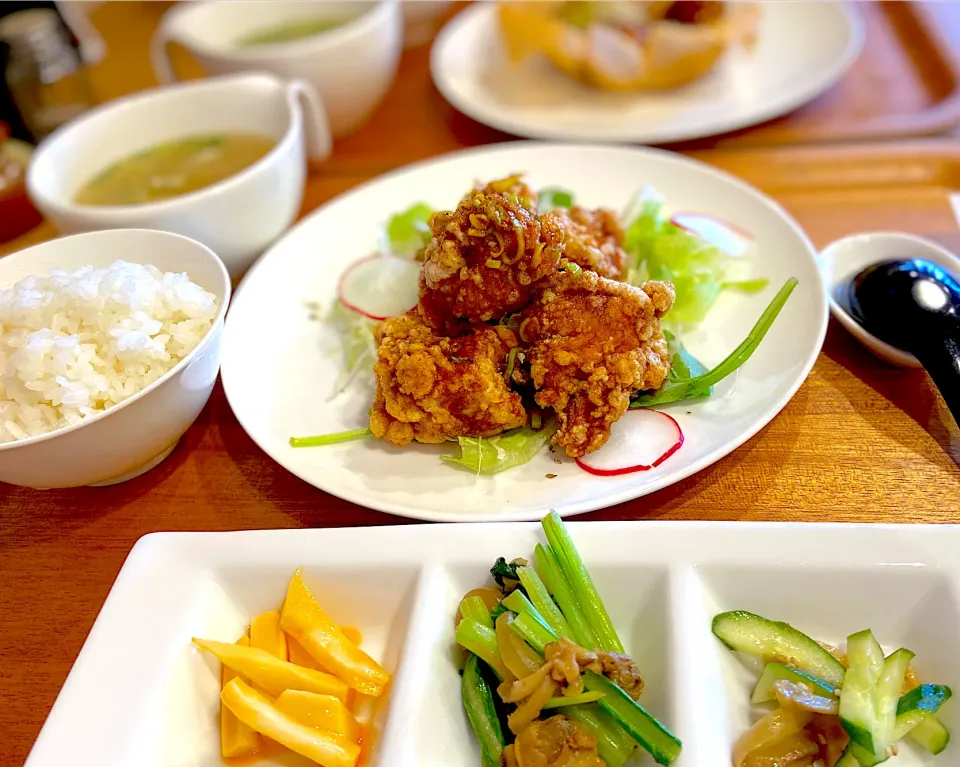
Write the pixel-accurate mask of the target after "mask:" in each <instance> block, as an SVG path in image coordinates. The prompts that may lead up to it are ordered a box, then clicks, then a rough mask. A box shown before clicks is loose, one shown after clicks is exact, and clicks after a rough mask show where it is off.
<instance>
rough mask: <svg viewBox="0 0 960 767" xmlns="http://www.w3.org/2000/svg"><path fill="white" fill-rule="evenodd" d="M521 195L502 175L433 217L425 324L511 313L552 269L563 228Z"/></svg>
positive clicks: (422, 307)
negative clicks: (539, 211) (539, 214)
mask: <svg viewBox="0 0 960 767" xmlns="http://www.w3.org/2000/svg"><path fill="white" fill-rule="evenodd" d="M517 192H519V193H520V194H519V196H518V194H517ZM527 194H530V195H532V192H530V190H529V189H528V188H527V187H525V186H524V185H523V184H521V183H520V181H519V179H518V178H516V177H513V178H508V179H504V180H502V181H498V182H493V183H491V184H488V185H487V186H486V187H485V188H484V189H482V190H479V191H478V190H474V191H473V192H471V193H470V194H468V195H467V196H466V197H464V198H463V200H461V201H460V204H459V205H458V206H457V209H456V210H454V211H441V212H438V213H436V214H435V215H434V217H433V220H432V222H431V227H432V230H433V238H432V239H431V241H430V244H429V245H427V249H426V252H425V256H424V264H423V269H422V270H421V272H420V303H419V306H418V309H419V312H420V315H421V316H422V317H423V318H424V320H425V321H426V323H427V324H428V325H429V326H430V327H432V328H436V329H440V330H444V331H449V329H450V328H451V325H452V324H455V322H456V320H457V319H466V320H469V321H471V322H485V321H487V320H491V319H494V320H496V319H500V318H502V317H503V316H505V315H506V314H509V313H510V312H515V311H518V310H519V309H522V308H523V307H524V306H526V305H527V304H528V303H529V302H530V297H531V295H532V291H533V286H534V284H535V283H536V282H538V281H539V280H541V279H543V278H544V277H546V276H547V275H549V274H552V273H553V272H554V271H555V270H556V268H557V265H558V263H559V261H560V255H561V252H562V243H563V232H562V231H561V230H560V226H559V222H558V220H557V219H556V217H554V216H551V215H547V216H541V217H539V218H538V217H537V215H536V209H535V205H536V202H535V200H536V197H535V196H530V197H527Z"/></svg>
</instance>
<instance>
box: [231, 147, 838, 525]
mask: <svg viewBox="0 0 960 767" xmlns="http://www.w3.org/2000/svg"><path fill="white" fill-rule="evenodd" d="M519 172H523V173H525V174H526V177H527V179H528V180H529V181H530V183H531V184H532V185H533V186H534V188H538V187H544V186H562V187H564V188H566V189H570V190H573V192H574V193H575V194H576V198H577V201H578V202H579V203H581V204H583V205H586V206H588V207H599V206H606V207H610V208H613V209H615V210H619V209H620V208H622V207H623V206H624V205H625V204H626V203H627V201H628V200H629V199H630V198H631V196H632V195H633V194H634V193H635V192H636V191H637V190H638V189H639V188H640V187H642V186H643V185H645V184H650V185H653V186H654V187H655V188H656V189H658V190H659V191H660V192H661V193H662V194H663V195H664V196H665V198H666V200H667V204H668V206H669V207H670V208H671V209H672V210H673V211H696V212H702V213H710V214H712V215H714V216H718V217H720V218H721V219H724V220H726V221H729V222H730V223H731V224H733V225H735V226H737V227H739V228H741V229H743V230H745V231H747V232H752V233H753V234H754V235H755V237H756V239H757V242H758V247H759V255H758V256H756V257H754V258H753V259H752V260H751V261H750V262H749V263H744V264H741V265H740V266H741V267H742V268H743V270H744V272H743V276H744V277H759V276H762V277H766V278H768V279H769V280H770V285H769V286H768V287H767V289H766V290H764V291H762V292H761V293H759V294H757V295H751V296H746V295H743V294H739V293H734V292H731V291H726V292H725V293H724V294H723V295H721V297H720V300H719V301H718V302H717V304H716V305H715V306H714V308H713V310H712V311H711V313H710V315H709V316H708V318H707V320H706V321H705V322H704V323H703V324H702V325H701V326H700V327H699V328H698V329H697V331H696V332H693V333H690V334H688V335H685V336H684V343H685V344H686V346H687V348H688V349H689V350H690V351H691V353H692V354H694V355H695V356H696V357H697V358H698V359H699V360H700V361H701V362H703V363H704V364H705V365H707V367H710V366H712V365H715V364H716V363H718V362H719V361H720V360H722V359H723V358H724V357H725V356H726V355H727V354H729V353H730V352H731V351H732V350H733V349H734V348H735V347H736V346H737V345H738V344H739V343H740V342H741V341H742V340H743V339H744V338H745V337H746V335H747V333H748V332H749V330H750V328H751V327H752V326H753V324H754V323H755V322H756V320H757V318H758V317H759V316H760V314H761V313H762V311H763V309H764V308H765V307H766V305H767V304H768V303H769V301H770V299H771V298H772V297H773V295H774V294H775V293H776V292H777V290H778V289H779V287H780V286H781V285H782V284H783V283H784V281H786V280H787V278H789V277H791V276H793V277H796V278H797V279H799V281H800V284H799V286H798V287H797V288H796V290H795V291H794V293H793V295H792V296H791V297H790V300H789V301H788V302H787V305H786V307H785V308H784V310H783V312H782V314H781V315H780V317H779V318H778V319H777V322H776V323H775V325H774V326H773V328H772V329H771V331H770V333H769V335H768V336H767V338H766V339H765V340H764V342H763V343H762V344H761V345H760V348H759V349H758V350H757V352H756V353H755V354H754V356H753V357H751V359H750V360H749V361H748V362H747V363H746V364H745V365H744V366H743V368H741V370H740V373H739V375H738V376H733V377H731V378H730V379H727V380H726V381H723V382H721V383H720V384H719V385H718V386H717V387H715V391H714V396H713V397H712V398H710V399H709V400H706V401H701V402H697V403H681V404H679V405H676V406H673V407H670V408H666V409H667V410H668V411H669V412H670V414H671V415H673V416H674V417H675V418H676V419H677V421H679V423H680V425H681V427H682V429H683V432H684V434H685V436H686V442H685V443H684V445H683V447H682V448H681V449H680V450H679V451H678V452H677V453H675V454H674V455H673V456H672V457H671V458H670V459H668V460H667V461H666V462H664V463H663V464H662V465H661V466H659V467H658V468H656V469H654V470H652V471H647V472H641V473H635V474H628V475H624V476H619V477H594V476H590V475H588V474H586V473H585V472H584V471H583V470H581V469H580V468H579V467H578V466H577V465H576V464H575V463H574V462H573V461H572V460H569V459H566V458H563V459H562V460H561V457H560V456H561V455H562V452H560V451H558V453H557V454H553V453H550V452H548V451H547V450H544V451H542V452H541V453H540V455H538V456H537V457H536V458H534V460H532V461H531V462H530V463H528V464H526V465H525V466H521V467H517V468H514V469H511V470H509V471H506V472H503V473H501V474H497V475H494V476H492V477H489V476H483V477H477V476H474V475H473V474H472V473H470V472H467V471H463V470H460V469H455V468H451V467H450V466H449V465H448V464H446V463H443V462H442V461H441V460H440V458H439V456H440V455H441V454H444V453H449V452H451V450H454V449H455V446H444V445H411V446H409V447H406V448H397V447H394V446H393V445H391V444H389V443H386V442H383V441H379V440H375V439H373V438H372V437H370V438H367V439H363V440H358V441H355V442H350V443H345V444H339V445H332V446H328V447H319V448H292V447H290V445H289V440H290V437H293V436H305V435H312V434H328V433H332V432H340V431H345V430H348V429H356V428H359V427H363V426H366V425H367V412H368V410H369V408H370V405H371V403H372V401H373V374H372V373H370V374H369V375H368V377H366V378H362V379H357V380H355V381H354V382H353V383H352V384H351V386H350V387H348V389H347V390H346V391H345V392H344V393H342V394H340V395H339V396H334V395H335V393H336V383H337V378H338V376H339V374H340V369H341V362H340V357H339V356H338V354H337V353H336V347H337V345H338V337H337V334H336V332H335V331H334V330H333V329H331V328H330V327H329V326H328V325H326V324H324V323H322V322H318V321H316V319H311V310H310V309H308V308H307V307H306V306H305V302H308V301H314V302H318V303H319V304H320V305H321V306H322V307H325V308H328V307H330V305H331V304H332V302H333V301H334V300H335V297H336V285H337V279H338V277H339V276H340V274H341V273H342V272H343V271H344V270H345V269H346V268H347V266H348V265H349V264H350V263H351V262H353V261H356V260H357V259H359V258H362V257H364V256H366V255H368V254H370V253H371V252H373V251H374V250H375V249H376V248H377V246H378V240H379V236H380V231H381V228H382V225H383V223H384V222H385V221H387V219H388V218H389V217H390V216H391V215H393V214H394V213H397V212H398V211H401V210H404V209H405V208H407V207H409V206H410V205H412V204H413V203H415V202H417V201H421V200H422V201H424V202H426V203H427V204H429V205H432V206H434V207H435V208H437V209H441V208H452V207H454V206H455V205H456V204H457V202H458V201H459V200H460V198H461V197H462V196H463V195H464V194H465V193H466V192H468V191H469V190H470V188H471V187H472V185H473V184H474V182H475V181H476V180H478V179H482V180H489V179H494V178H498V177H501V176H506V175H510V174H511V173H519ZM827 318H828V310H827V299H826V291H825V290H824V288H823V284H822V280H821V277H820V272H819V270H818V268H817V264H816V258H815V254H814V251H813V249H812V247H811V245H810V242H809V241H808V240H807V238H806V236H805V235H804V233H803V231H802V230H801V229H800V227H799V226H798V225H797V224H796V223H795V222H794V221H793V219H791V218H790V217H789V216H788V215H787V213H786V212H784V211H783V210H782V209H781V208H780V207H779V206H778V205H776V203H774V202H773V201H771V200H770V199H768V198H766V197H764V196H763V195H761V194H760V193H759V192H757V191H755V190H754V189H752V188H751V187H749V186H747V185H746V184H744V183H743V182H741V181H738V180H737V179H735V178H733V177H732V176H729V175H726V174H724V173H721V172H720V171H717V170H714V169H712V168H710V167H709V166H707V165H704V164H702V163H698V162H695V161H693V160H689V159H686V158H684V157H681V156H679V155H674V154H671V153H668V152H663V151H659V150H652V149H627V148H616V147H588V146H581V145H562V144H552V145H551V144H533V143H528V142H526V143H518V144H508V145H505V146H504V145H500V146H495V147H492V148H484V149H479V150H471V151H466V152H458V153H455V154H452V155H449V156H447V157H442V158H440V159H437V160H432V161H428V162H425V163H421V164H419V165H415V166H412V167H410V168H407V169H404V170H400V171H397V172H394V173H391V174H388V175H386V176H384V177H382V178H380V179H377V180H375V181H372V182H370V183H367V184H364V185H362V186H360V187H358V188H357V189H355V190H353V191H351V192H348V193H347V194H345V195H342V196H341V197H338V198H337V199H335V200H333V201H331V202H330V203H328V204H327V205H324V206H323V207H321V208H319V209H318V210H316V211H314V212H313V213H312V214H311V215H309V216H308V217H307V218H306V219H304V220H303V221H302V222H301V223H300V224H299V225H297V226H296V227H295V228H294V229H293V230H292V231H291V232H289V233H288V234H287V235H286V236H285V237H284V238H283V239H282V240H280V242H278V243H277V244H276V245H274V246H273V248H272V249H271V250H270V251H269V252H268V253H267V254H266V255H264V256H263V257H262V258H261V259H260V261H259V262H258V263H257V264H256V265H255V266H254V268H253V270H252V271H251V272H250V273H249V274H248V275H247V278H246V279H245V280H244V282H243V283H242V285H241V286H240V289H239V290H238V291H237V294H236V296H235V297H234V299H233V305H232V306H231V309H230V313H229V314H228V315H227V324H226V328H225V331H224V339H223V361H222V367H221V371H222V376H223V385H224V389H225V390H226V393H227V397H228V398H229V400H230V404H231V405H232V407H233V410H234V412H235V413H236V415H237V418H238V419H239V421H240V423H241V424H242V425H243V427H244V428H245V429H246V431H247V432H248V433H249V434H250V436H251V437H252V438H253V439H254V441H255V442H256V443H257V444H258V445H259V446H260V447H261V448H262V449H263V450H264V451H266V452H267V453H268V454H269V455H270V456H271V457H272V458H273V459H274V460H276V461H277V462H278V463H280V464H281V465H283V466H284V467H285V468H287V469H288V470H290V471H291V472H293V473H294V474H296V475H297V476H299V477H301V478H302V479H304V480H305V481H307V482H310V483H311V484H313V485H315V486H316V487H319V488H321V489H322V490H326V491H327V492H329V493H332V494H334V495H337V496H339V497H341V498H345V499H347V500H349V501H353V502H354V503H359V504H362V505H364V506H368V507H370V508H374V509H379V510H381V511H387V512H391V513H394V514H399V515H402V516H407V517H416V518H419V519H430V520H434V521H460V522H465V521H506V520H512V521H513V520H524V519H526V520H529V519H538V518H539V517H540V515H541V513H542V511H543V509H545V508H547V507H552V508H556V509H557V511H558V512H559V513H560V514H563V515H567V514H576V513H580V512H585V511H592V510H594V509H598V508H603V507H606V506H611V505H613V504H615V503H620V502H622V501H626V500H630V499H632V498H637V497H639V496H641V495H645V494H646V493H650V492H653V491H654V490H658V489H660V488H662V487H666V486H667V485H670V484H672V483H674V482H676V481H678V480H680V479H683V478H684V477H688V476H689V475H691V474H693V473H694V472H696V471H699V470H700V469H702V468H704V467H705V466H708V465H710V464H711V463H713V462H714V461H716V460H718V459H719V458H721V457H722V456H724V455H726V454H727V453H729V452H730V451H731V450H733V449H734V448H736V447H737V446H738V445H740V444H742V443H743V442H745V441H746V440H747V439H749V438H750V437H751V436H753V435H754V434H756V432H757V431H758V430H760V429H761V428H762V427H763V426H764V425H765V424H766V423H767V422H768V421H770V419H771V418H773V417H774V416H775V415H776V414H777V413H778V412H779V411H780V409H781V408H783V406H784V405H785V404H786V403H787V401H788V400H789V399H790V397H792V396H793V394H794V392H796V390H797V389H798V388H799V386H800V384H801V383H802V382H803V380H804V378H806V376H807V373H808V372H809V371H810V369H811V367H813V364H814V362H815V360H816V357H817V354H818V352H819V350H820V346H821V344H822V343H823V338H824V334H825V333H826V327H827ZM639 420H642V419H638V422H639ZM630 424H631V416H630V414H629V413H628V414H627V415H626V416H625V418H624V419H623V420H622V421H621V424H620V425H619V426H617V427H615V428H630ZM634 427H635V428H636V427H637V424H636V423H635V424H634ZM547 474H555V475H556V477H555V478H552V479H548V478H547V477H546V475H547Z"/></svg>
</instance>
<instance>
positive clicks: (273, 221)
mask: <svg viewBox="0 0 960 767" xmlns="http://www.w3.org/2000/svg"><path fill="white" fill-rule="evenodd" d="M230 131H242V132H253V133H260V134H263V135H266V136H269V137H270V138H272V139H274V140H276V142H277V144H276V146H275V147H274V148H273V149H272V150H271V151H270V152H269V153H268V154H267V155H266V156H265V157H263V158H261V159H260V160H258V161H257V162H255V163H254V164H253V165H251V166H249V167H247V168H245V169H244V170H241V171H240V172H238V173H236V174H234V175H232V176H229V177H228V178H226V179H224V180H223V181H220V182H218V183H216V184H213V185H211V186H208V187H205V188H203V189H199V190H197V191H195V192H190V193H188V194H185V195H181V196H179V197H173V198H171V199H168V200H163V201H159V202H151V203H145V204H142V205H111V206H95V205H78V204H76V203H75V202H74V201H73V200H74V197H75V196H76V194H77V192H78V191H79V190H80V189H81V188H82V187H83V186H84V185H85V184H86V183H87V182H89V181H90V180H91V179H92V178H94V177H95V176H96V175H97V174H98V173H100V172H101V171H103V170H104V169H106V168H108V167H109V166H110V165H112V164H113V163H115V162H117V161H119V160H122V159H124V158H126V157H129V156H130V155H132V154H134V153H136V152H138V151H141V150H144V149H148V148H150V147H153V146H156V145H157V144H160V143H163V142H166V141H172V140H174V139H178V138H185V137H188V136H196V135H203V134H211V133H214V134H215V133H224V132H230ZM329 154H330V134H329V130H328V128H327V123H326V118H325V116H324V112H323V106H322V104H321V103H320V102H319V100H318V99H317V97H316V94H315V93H314V92H313V90H312V88H311V87H310V86H309V85H308V84H307V83H304V82H301V81H291V82H285V81H282V80H280V79H278V78H275V77H273V76H271V75H267V74H247V75H234V76H230V77H219V78H212V79H209V80H203V81H197V82H192V83H184V84H183V85H177V86H172V87H169V88H156V89H153V90H148V91H144V92H142V93H138V94H135V95H132V96H129V97H126V98H123V99H119V100H117V101H113V102H111V103H109V104H105V105H104V106H101V107H99V108H97V109H95V110H93V111H91V112H90V113H88V114H87V115H85V116H84V117H82V118H80V119H78V120H75V121H74V122H71V123H69V124H68V125H66V126H64V127H63V128H61V129H59V130H58V131H56V132H55V133H53V134H52V135H50V136H49V137H48V138H47V139H46V140H45V141H44V142H43V143H42V144H41V145H40V147H39V148H38V150H37V151H36V152H35V153H34V155H33V161H32V162H31V163H30V167H29V168H28V170H27V191H28V193H29V195H30V197H31V199H32V200H33V202H34V204H35V205H36V206H37V207H38V208H39V209H40V211H41V212H42V213H43V214H44V215H45V216H46V217H47V218H48V219H49V220H50V221H52V222H53V224H54V225H55V226H56V227H57V228H58V229H59V230H60V231H61V232H63V233H65V234H73V233H76V232H88V231H93V230H97V229H162V230H164V231H167V232H175V233H177V234H182V235H185V236H187V237H192V238H193V239H195V240H199V241H200V242H202V243H203V244H204V245H206V246H207V247H209V248H210V249H211V250H213V251H214V252H215V253H217V255H219V256H220V258H222V259H223V262H224V263H225V264H226V265H227V268H228V270H229V271H230V274H231V276H233V277H234V278H238V277H239V276H240V275H241V274H242V273H243V272H244V271H245V270H246V269H247V268H248V267H249V266H250V265H251V264H252V263H253V262H254V261H255V260H256V259H257V258H258V257H259V256H260V254H261V253H263V251H264V250H266V248H267V247H268V246H269V245H270V243H272V242H273V241H274V240H275V239H276V238H277V237H278V236H279V235H280V234H282V233H283V232H284V231H285V230H286V229H287V227H289V226H290V224H291V223H292V222H293V220H294V219H295V218H296V216H297V213H298V211H299V209H300V203H301V201H302V199H303V188H304V182H305V181H306V173H307V163H306V157H305V155H306V156H309V157H310V158H311V160H314V161H318V162H319V161H320V160H323V159H325V158H326V157H328V156H329Z"/></svg>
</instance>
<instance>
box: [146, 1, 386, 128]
mask: <svg viewBox="0 0 960 767" xmlns="http://www.w3.org/2000/svg"><path fill="white" fill-rule="evenodd" d="M314 19H317V20H321V19H330V20H338V21H342V22H343V23H341V24H339V25H338V26H336V27H333V28H332V29H329V30H326V31H324V32H321V33H319V34H317V35H313V36H311V37H309V38H303V39H300V40H291V41H288V42H282V43H271V44H267V45H256V46H245V47H239V46H238V42H239V41H240V40H242V39H243V38H245V37H248V36H249V35H251V34H254V33H257V32H264V31H267V30H270V29H273V28H277V27H280V26H283V25H284V24H287V23H290V22H297V21H312V20H314ZM171 42H173V43H178V44H180V45H182V46H184V47H185V48H187V49H188V50H189V51H190V52H191V53H192V54H193V56H194V57H195V58H196V59H197V60H198V61H199V62H200V64H201V65H202V66H203V68H204V69H205V70H206V71H207V72H208V73H209V74H213V75H218V74H227V73H230V72H246V71H251V70H257V71H266V72H272V73H273V74H276V75H279V76H281V77H298V78H302V79H304V80H306V81H307V82H309V83H310V84H311V85H313V87H314V88H316V89H317V93H319V94H320V97H321V98H322V99H323V103H324V106H325V107H326V109H327V114H328V115H329V118H330V127H331V130H332V132H333V135H334V137H336V138H340V137H342V136H346V135H348V134H350V133H353V132H354V131H355V130H357V129H358V128H359V127H360V126H361V125H362V124H363V123H364V122H365V121H366V120H367V118H368V117H370V115H371V114H372V113H373V110H374V109H375V108H376V107H377V105H378V104H379V103H380V101H381V100H382V99H383V97H384V95H386V93H387V91H388V90H389V88H390V85H391V84H392V83H393V79H394V76H395V75H396V72H397V66H398V64H399V61H400V53H401V49H402V47H403V18H402V14H401V10H400V5H399V2H398V0H341V1H340V2H280V1H277V0H251V1H250V2H217V1H216V0H197V2H190V3H179V4H177V5H176V6H174V7H173V8H172V9H171V10H169V11H167V13H166V14H165V15H164V17H163V20H162V21H161V23H160V26H159V28H158V29H157V32H156V35H155V36H154V39H153V46H152V58H153V68H154V71H155V72H156V75H157V78H158V79H159V80H160V82H161V83H171V82H174V81H175V80H176V73H175V72H174V70H173V67H172V66H171V64H170V59H169V57H168V55H167V45H168V44H169V43H171Z"/></svg>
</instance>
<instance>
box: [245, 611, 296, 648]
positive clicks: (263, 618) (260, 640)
mask: <svg viewBox="0 0 960 767" xmlns="http://www.w3.org/2000/svg"><path fill="white" fill-rule="evenodd" d="M250 646H251V647H259V648H260V649H261V650H266V651H267V652H268V653H270V654H271V655H276V656H277V657H278V658H279V659H280V660H288V658H287V635H286V634H284V633H283V629H281V628H280V613H278V612H277V611H276V610H270V611H268V612H265V613H260V615H258V616H257V617H256V618H254V619H253V620H252V621H250Z"/></svg>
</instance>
